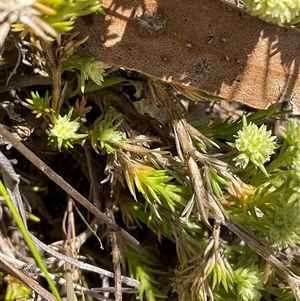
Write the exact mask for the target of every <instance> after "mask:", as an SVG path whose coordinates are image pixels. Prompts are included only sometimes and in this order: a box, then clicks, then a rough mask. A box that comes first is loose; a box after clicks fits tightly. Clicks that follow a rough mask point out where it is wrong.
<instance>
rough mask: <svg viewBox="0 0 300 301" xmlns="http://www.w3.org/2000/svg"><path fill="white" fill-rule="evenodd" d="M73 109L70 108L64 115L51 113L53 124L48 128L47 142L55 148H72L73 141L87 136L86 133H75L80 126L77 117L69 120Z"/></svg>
mask: <svg viewBox="0 0 300 301" xmlns="http://www.w3.org/2000/svg"><path fill="white" fill-rule="evenodd" d="M72 113H73V110H70V111H69V113H68V114H66V115H65V116H63V117H62V116H60V115H58V116H56V115H55V114H53V115H52V120H53V125H52V128H51V129H50V130H49V136H48V140H49V144H51V145H52V146H53V147H55V148H57V149H58V150H59V151H60V150H61V148H62V147H64V148H66V149H67V148H68V147H70V148H73V144H74V142H75V141H77V140H80V139H83V138H85V137H87V136H88V134H79V133H77V131H78V129H79V128H80V125H81V124H80V123H79V122H78V118H76V119H75V120H73V121H71V116H72Z"/></svg>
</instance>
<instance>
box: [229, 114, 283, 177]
mask: <svg viewBox="0 0 300 301" xmlns="http://www.w3.org/2000/svg"><path fill="white" fill-rule="evenodd" d="M234 137H235V138H236V140H235V143H228V144H229V145H231V146H233V147H235V148H236V149H237V150H238V151H239V152H240V154H239V155H238V156H237V157H236V158H234V159H233V160H234V161H235V162H236V164H235V165H236V166H240V167H241V168H243V169H244V168H246V167H247V165H248V163H249V162H250V161H251V162H252V163H253V164H254V165H255V166H256V167H259V168H260V169H261V171H262V172H263V173H264V174H265V175H268V174H267V171H266V169H265V167H264V163H265V162H267V161H269V160H270V155H272V154H274V150H275V149H276V148H277V143H276V141H275V140H276V137H275V136H272V137H271V131H267V127H266V125H262V126H261V127H260V128H258V126H257V125H256V124H253V123H251V122H250V123H249V125H247V122H246V117H244V118H243V129H242V130H240V131H238V133H237V135H236V136H234Z"/></svg>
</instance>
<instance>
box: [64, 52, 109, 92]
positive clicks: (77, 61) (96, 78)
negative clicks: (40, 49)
mask: <svg viewBox="0 0 300 301" xmlns="http://www.w3.org/2000/svg"><path fill="white" fill-rule="evenodd" d="M63 67H64V69H65V70H70V71H73V70H74V69H77V70H79V71H80V76H79V85H80V90H81V92H82V93H84V90H85V81H86V80H87V79H91V80H92V81H93V82H95V83H96V84H97V85H99V86H101V84H102V82H103V80H104V76H105V75H106V73H105V70H106V69H108V68H110V66H109V65H107V64H105V63H103V62H101V61H99V60H97V59H95V58H93V57H88V56H78V55H77V56H72V57H70V58H68V59H67V61H66V62H65V63H64V65H63Z"/></svg>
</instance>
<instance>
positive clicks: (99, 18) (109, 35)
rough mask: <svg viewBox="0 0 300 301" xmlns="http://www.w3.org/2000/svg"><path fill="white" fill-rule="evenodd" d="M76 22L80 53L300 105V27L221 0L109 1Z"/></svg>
mask: <svg viewBox="0 0 300 301" xmlns="http://www.w3.org/2000/svg"><path fill="white" fill-rule="evenodd" d="M103 7H104V9H105V11H106V16H103V15H100V14H94V15H92V16H88V17H85V18H80V19H78V20H77V21H76V26H75V31H80V32H81V36H86V35H89V36H90V38H89V39H88V40H87V42H85V43H84V44H83V45H82V46H81V47H80V48H79V49H78V52H79V53H81V54H85V55H91V56H94V57H96V58H98V59H100V60H101V61H104V62H107V63H110V64H112V65H117V66H123V67H125V68H128V69H131V70H136V71H139V72H141V73H143V74H146V75H149V76H151V77H153V78H158V79H161V80H163V81H166V82H170V83H176V84H178V83H179V84H183V85H190V86H192V87H196V88H197V89H200V90H202V91H205V92H207V93H210V94H212V95H215V96H220V97H222V98H224V99H228V100H236V101H239V102H241V103H244V104H247V105H249V106H251V107H254V108H266V107H267V106H268V105H269V104H271V103H273V102H275V101H278V100H287V101H291V103H292V104H294V105H295V106H294V107H295V109H296V108H298V109H300V79H299V61H300V31H296V30H294V29H291V28H287V27H282V26H278V25H275V24H271V23H266V22H264V21H262V20H259V19H257V18H255V17H252V16H250V15H249V14H247V13H246V12H244V11H240V10H238V9H236V8H235V7H232V6H229V5H227V4H225V3H223V2H220V1H219V0H156V1H155V0H104V1H103Z"/></svg>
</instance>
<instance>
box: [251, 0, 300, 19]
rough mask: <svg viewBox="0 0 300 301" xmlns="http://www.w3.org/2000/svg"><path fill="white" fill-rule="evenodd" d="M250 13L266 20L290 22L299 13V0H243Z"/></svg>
mask: <svg viewBox="0 0 300 301" xmlns="http://www.w3.org/2000/svg"><path fill="white" fill-rule="evenodd" d="M245 3H246V5H247V8H248V10H249V11H250V12H251V14H252V15H255V16H258V17H260V18H262V19H264V20H266V21H273V22H278V23H281V24H286V23H290V22H292V21H293V19H295V18H296V17H298V16H299V15H300V1H299V0H245Z"/></svg>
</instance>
